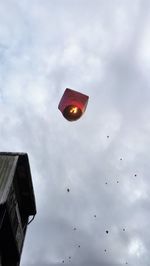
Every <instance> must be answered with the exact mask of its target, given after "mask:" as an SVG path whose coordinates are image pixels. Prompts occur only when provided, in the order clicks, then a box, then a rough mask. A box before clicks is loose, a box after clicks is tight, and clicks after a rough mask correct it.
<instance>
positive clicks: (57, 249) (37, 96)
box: [0, 0, 150, 266]
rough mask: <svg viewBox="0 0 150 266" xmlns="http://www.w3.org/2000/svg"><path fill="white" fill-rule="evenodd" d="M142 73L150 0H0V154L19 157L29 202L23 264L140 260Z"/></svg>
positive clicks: (144, 194) (148, 139)
mask: <svg viewBox="0 0 150 266" xmlns="http://www.w3.org/2000/svg"><path fill="white" fill-rule="evenodd" d="M149 73H150V2H149V0H133V1H131V0H122V1H120V0H21V1H20V0H3V1H1V2H0V114H1V115H0V150H1V151H10V152H13V151H14V152H15V151H17V152H27V153H28V155H29V161H30V167H31V172H32V179H33V185H34V191H35V197H36V205H37V215H36V217H35V220H34V221H33V222H32V223H31V224H30V225H29V227H28V230H27V235H26V239H25V244H24V248H23V253H22V260H21V266H58V265H71V266H100V265H101V266H113V265H114V266H121V265H126V264H127V263H128V265H132V266H149V265H150V230H149V223H150V180H149V177H150V175H149V173H150V74H149ZM65 88H72V89H74V90H77V91H80V92H82V93H85V94H87V95H88V96H89V103H88V106H87V110H86V112H85V114H84V115H83V117H82V118H81V119H80V120H78V121H76V122H68V121H67V120H65V118H64V117H63V116H62V114H61V113H60V111H59V110H58V103H59V101H60V98H61V96H62V94H63V92H64V90H65ZM108 136H109V137H108ZM67 188H69V189H70V191H69V192H67Z"/></svg>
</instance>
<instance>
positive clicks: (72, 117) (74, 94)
mask: <svg viewBox="0 0 150 266" xmlns="http://www.w3.org/2000/svg"><path fill="white" fill-rule="evenodd" d="M88 99H89V96H87V95H85V94H83V93H81V92H78V91H75V90H72V89H68V88H67V89H66V90H65V91H64V94H63V96H62V98H61V100H60V103H59V105H58V109H59V110H60V111H61V113H62V114H63V116H64V117H65V118H66V119H67V120H68V121H76V120H78V119H79V118H80V117H81V116H82V114H83V113H84V112H85V110H86V106H87V103H88Z"/></svg>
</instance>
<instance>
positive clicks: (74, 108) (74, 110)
mask: <svg viewBox="0 0 150 266" xmlns="http://www.w3.org/2000/svg"><path fill="white" fill-rule="evenodd" d="M77 112H78V107H72V108H71V109H70V113H73V114H76V113H77Z"/></svg>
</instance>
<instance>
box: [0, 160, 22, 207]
mask: <svg viewBox="0 0 150 266" xmlns="http://www.w3.org/2000/svg"><path fill="white" fill-rule="evenodd" d="M17 159H18V156H6V155H0V204H1V203H3V202H4V201H5V200H6V197H7V194H8V192H9V188H10V186H11V183H12V180H13V176H14V172H15V169H16V164H17Z"/></svg>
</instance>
